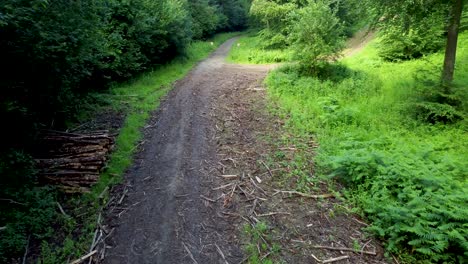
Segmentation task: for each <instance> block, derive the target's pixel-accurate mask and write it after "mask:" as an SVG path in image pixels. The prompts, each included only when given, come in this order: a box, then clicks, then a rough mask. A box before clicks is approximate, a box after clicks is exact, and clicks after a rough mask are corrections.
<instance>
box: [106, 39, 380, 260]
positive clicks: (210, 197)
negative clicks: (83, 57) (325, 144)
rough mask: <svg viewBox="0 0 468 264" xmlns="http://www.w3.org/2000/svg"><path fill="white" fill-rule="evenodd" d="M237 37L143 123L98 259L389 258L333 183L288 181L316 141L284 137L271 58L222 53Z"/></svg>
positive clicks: (115, 195)
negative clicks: (300, 186)
mask: <svg viewBox="0 0 468 264" xmlns="http://www.w3.org/2000/svg"><path fill="white" fill-rule="evenodd" d="M234 41H235V39H231V40H229V41H227V42H226V43H224V44H223V45H222V46H221V47H220V48H219V49H218V50H217V51H216V52H214V53H213V54H212V55H211V56H210V57H209V58H208V59H206V60H204V61H203V62H201V63H200V64H198V65H197V66H196V67H195V68H194V69H193V70H192V71H191V72H190V73H189V74H188V75H187V76H186V77H185V78H184V79H183V80H181V81H178V82H177V83H176V84H175V87H174V89H173V90H172V91H171V92H170V93H169V94H168V96H167V97H166V99H165V100H164V101H163V102H162V103H161V105H160V107H159V110H157V111H155V113H154V115H153V118H152V119H151V120H150V122H149V124H148V125H147V126H146V127H145V138H144V140H143V141H142V142H141V144H140V145H139V148H140V151H139V152H138V154H137V155H136V157H135V161H134V165H133V166H132V167H131V168H130V169H129V170H128V172H127V173H126V176H125V182H124V183H123V184H121V185H120V186H118V187H115V188H113V191H112V195H113V197H112V198H111V201H112V202H110V203H109V204H108V206H107V208H106V211H105V221H104V223H103V225H104V226H103V229H105V230H110V233H109V234H108V235H107V236H106V237H105V239H104V240H103V241H104V242H103V243H102V244H101V245H100V251H101V252H100V253H101V254H102V255H103V256H105V258H104V260H103V263H109V264H110V263H141V264H144V263H200V264H201V263H249V262H250V263H271V262H267V261H270V260H271V261H273V262H275V263H276V262H279V263H321V262H322V263H329V262H334V263H384V259H383V250H382V248H381V246H380V245H379V243H378V241H376V240H374V239H373V238H372V237H369V236H367V235H366V233H365V232H364V231H363V230H362V229H363V228H365V227H366V226H367V225H366V224H365V223H364V222H363V221H362V220H359V218H358V217H357V216H355V215H353V214H352V213H350V210H349V209H347V208H346V206H345V205H343V204H342V202H340V201H339V200H338V199H337V198H335V195H334V194H333V192H331V191H330V188H329V186H327V184H326V183H320V182H319V183H318V184H317V185H316V186H314V188H313V189H314V191H313V192H311V193H307V194H305V193H301V192H297V191H296V190H294V189H290V188H288V187H289V186H291V185H289V184H288V180H285V178H284V174H286V173H290V172H291V171H290V167H289V166H288V165H287V161H288V160H292V159H294V158H295V155H296V152H298V151H306V152H309V153H310V152H311V149H314V147H316V143H315V142H313V141H312V140H308V141H302V142H301V144H298V145H292V144H291V143H287V142H293V141H285V140H282V139H284V138H285V137H288V136H289V135H287V132H285V131H284V130H283V124H284V120H281V119H280V118H279V117H276V116H275V115H273V114H271V112H270V111H268V108H269V107H271V105H270V103H269V102H268V101H267V95H266V91H265V89H264V87H263V85H262V82H263V79H264V78H265V76H266V75H267V73H268V72H269V70H271V69H272V68H273V67H274V66H272V65H270V66H261V65H256V66H254V65H235V64H228V63H226V62H225V61H224V58H225V57H226V56H227V54H228V52H229V49H230V48H231V46H232V44H233V43H234ZM310 154H311V155H312V156H313V153H310ZM275 155H276V156H275ZM278 159H280V160H282V161H284V162H276V160H278ZM310 165H311V168H310V172H311V173H313V161H312V160H311V161H310ZM326 261H329V262H326Z"/></svg>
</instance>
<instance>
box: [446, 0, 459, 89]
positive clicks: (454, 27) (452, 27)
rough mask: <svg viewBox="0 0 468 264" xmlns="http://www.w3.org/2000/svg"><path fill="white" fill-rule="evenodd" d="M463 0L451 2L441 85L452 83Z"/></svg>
mask: <svg viewBox="0 0 468 264" xmlns="http://www.w3.org/2000/svg"><path fill="white" fill-rule="evenodd" d="M462 10H463V0H453V6H452V11H451V14H450V24H449V27H448V34H447V46H446V48H445V59H444V68H443V72H442V84H450V83H451V82H452V81H453V73H454V71H455V60H456V55H457V42H458V29H459V27H460V20H461V14H462Z"/></svg>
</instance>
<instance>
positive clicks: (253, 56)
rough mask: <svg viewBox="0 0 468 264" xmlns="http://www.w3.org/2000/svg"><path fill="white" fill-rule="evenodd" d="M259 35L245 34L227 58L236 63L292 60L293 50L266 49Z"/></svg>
mask: <svg viewBox="0 0 468 264" xmlns="http://www.w3.org/2000/svg"><path fill="white" fill-rule="evenodd" d="M261 43H262V40H261V38H260V37H259V36H244V37H241V38H240V39H239V40H238V41H237V42H236V43H234V45H233V47H232V49H231V51H230V52H229V55H228V57H227V60H228V61H229V62H235V63H247V64H266V63H279V62H287V61H291V60H292V52H290V51H285V50H283V49H271V48H270V49H266V48H263V47H262V46H263V45H262V44H261Z"/></svg>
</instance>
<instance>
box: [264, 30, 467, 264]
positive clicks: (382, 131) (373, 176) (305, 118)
mask: <svg viewBox="0 0 468 264" xmlns="http://www.w3.org/2000/svg"><path fill="white" fill-rule="evenodd" d="M467 38H468V35H467V34H466V33H463V34H462V35H460V47H459V50H458V57H457V67H458V73H457V74H456V76H455V80H454V85H453V86H450V87H441V86H435V85H434V82H435V81H436V80H437V79H438V77H439V74H438V73H435V74H434V73H433V72H432V71H433V69H434V66H433V65H439V64H440V62H441V61H442V59H443V54H442V52H440V53H438V54H433V55H430V56H427V57H425V59H420V60H411V61H407V62H401V63H390V62H385V61H383V60H382V59H381V58H380V57H379V55H378V50H377V49H376V47H377V44H376V43H375V42H374V43H372V44H371V45H369V46H368V47H366V48H365V49H364V50H363V51H361V52H360V53H357V54H356V55H354V56H353V57H350V58H346V59H344V60H343V61H342V65H343V66H346V67H349V68H350V69H349V70H343V69H342V68H340V67H332V68H330V69H329V71H328V74H331V76H333V75H335V76H336V77H334V78H326V74H324V75H323V77H321V78H316V77H311V76H308V75H304V74H303V73H302V72H301V67H298V66H295V65H293V66H288V67H283V68H281V69H279V70H276V71H274V72H273V73H272V74H270V75H269V76H268V77H267V80H266V83H267V85H268V87H269V93H270V96H271V98H272V99H273V100H275V101H277V102H278V105H279V106H280V109H279V110H277V111H278V112H279V115H280V116H285V117H287V118H288V120H287V123H286V126H287V127H288V128H289V130H290V131H291V133H293V134H294V135H295V136H296V137H301V136H302V137H305V138H308V137H310V135H311V134H314V135H315V138H316V139H317V140H318V142H319V143H320V148H319V149H318V155H317V156H316V157H315V164H316V166H317V167H316V173H317V174H318V175H316V177H317V176H321V177H326V178H329V177H333V178H335V179H339V180H340V181H341V182H342V183H344V184H345V185H346V186H347V190H348V191H347V193H346V196H347V198H348V199H349V200H350V201H352V202H354V203H355V204H356V205H358V207H359V208H361V209H362V212H363V213H364V214H365V215H367V217H368V218H369V220H370V221H371V222H372V226H371V227H370V229H369V230H370V231H372V232H374V233H375V234H376V235H377V236H379V237H381V238H382V239H383V240H384V241H386V247H387V250H388V251H389V252H394V253H398V254H399V255H402V256H405V254H406V256H409V255H407V254H412V255H411V257H408V258H412V260H411V261H410V262H411V263H417V262H423V261H426V262H430V263H435V262H446V263H454V262H455V263H456V262H459V263H462V262H463V260H465V259H466V258H467V255H466V252H468V248H467V246H468V244H467V239H468V234H467V231H466V229H467V225H466V223H467V211H466V209H467V208H468V207H467V203H468V200H467V196H466V193H467V192H468V185H467V179H466V175H468V171H467V170H466V168H467V166H468V163H467V161H466V157H467V156H468V152H467V149H468V145H467V141H466V123H463V122H455V123H453V124H450V123H449V122H447V123H446V124H444V123H443V122H442V123H441V122H435V123H434V124H431V123H427V122H426V120H422V119H415V118H414V116H415V114H416V113H418V109H417V107H415V105H416V104H424V105H430V104H431V103H438V104H441V105H444V106H445V105H448V106H451V107H453V109H455V111H456V112H457V113H459V114H460V115H462V116H466V113H467V107H466V94H468V91H467V90H466V89H467V87H468V75H467V73H468V64H467V61H468V59H467V58H468V57H467V56H468V52H467V51H468V50H467V47H466V45H465V44H466V43H467V42H466V40H467ZM427 71H429V72H430V73H431V74H422V75H421V72H427ZM334 72H335V73H334ZM416 73H418V75H419V76H420V77H419V78H415V75H416ZM428 76H431V77H428ZM421 78H422V79H423V80H425V82H422V80H421ZM428 79H429V80H428ZM431 80H432V81H431ZM429 81H430V82H429ZM446 89H450V91H447V90H446ZM448 94H449V95H450V96H448ZM448 117H449V115H447V114H444V118H448ZM298 169H299V170H300V169H301V168H298ZM295 173H296V172H295ZM301 186H303V184H302V183H301V182H297V187H298V188H300V187H301Z"/></svg>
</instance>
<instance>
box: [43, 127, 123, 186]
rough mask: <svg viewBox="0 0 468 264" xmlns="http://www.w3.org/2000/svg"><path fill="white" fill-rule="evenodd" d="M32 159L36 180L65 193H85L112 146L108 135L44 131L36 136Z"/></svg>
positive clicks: (97, 177) (95, 178) (93, 181)
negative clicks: (38, 151)
mask: <svg viewBox="0 0 468 264" xmlns="http://www.w3.org/2000/svg"><path fill="white" fill-rule="evenodd" d="M40 142H41V143H40V148H41V155H40V157H39V158H37V159H36V167H37V169H38V171H39V173H38V175H39V180H40V181H41V182H43V183H45V184H50V185H56V186H59V187H60V189H62V190H63V191H65V192H67V193H77V192H80V193H81V192H89V190H90V187H91V186H92V185H93V184H95V183H96V182H97V181H98V180H99V174H100V172H101V171H102V170H103V168H104V167H105V165H106V162H107V160H108V155H109V152H110V151H111V150H112V148H113V146H114V138H113V136H111V135H110V134H109V132H108V131H95V132H92V133H86V134H77V133H66V132H59V131H47V132H44V133H42V135H41V136H40Z"/></svg>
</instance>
